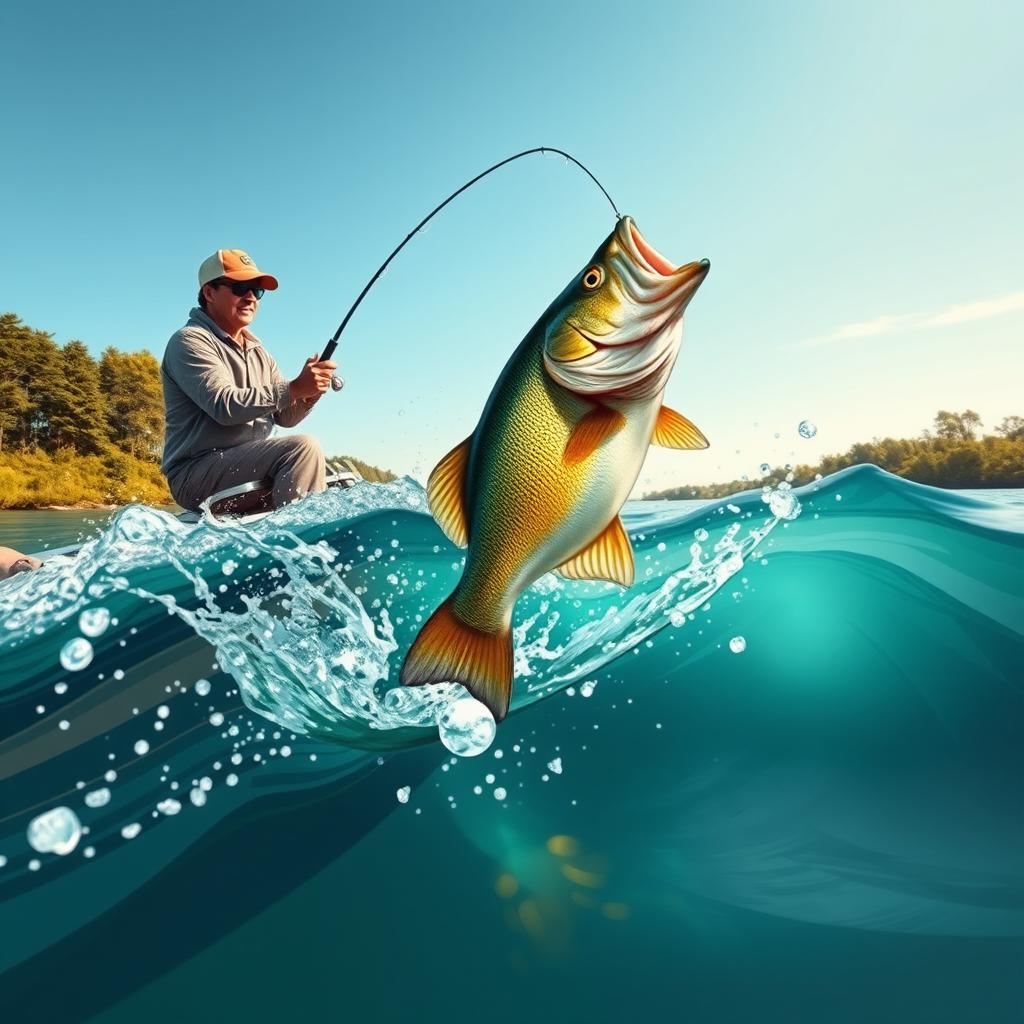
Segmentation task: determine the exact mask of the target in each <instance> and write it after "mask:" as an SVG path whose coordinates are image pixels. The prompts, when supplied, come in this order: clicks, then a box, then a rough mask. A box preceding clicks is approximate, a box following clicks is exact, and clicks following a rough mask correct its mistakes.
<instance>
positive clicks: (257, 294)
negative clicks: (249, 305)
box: [210, 278, 266, 299]
mask: <svg viewBox="0 0 1024 1024" xmlns="http://www.w3.org/2000/svg"><path fill="white" fill-rule="evenodd" d="M210 284H212V285H213V286H214V288H219V287H220V286H221V285H224V286H225V287H226V288H230V289H231V291H232V292H234V293H235V295H237V296H238V297H239V298H240V299H241V298H244V297H245V296H246V295H248V294H249V292H252V297H253V298H254V299H262V298H263V294H264V292H266V288H257V287H256V285H254V284H253V283H252V281H229V280H227V279H226V278H221V279H220V280H219V281H211V282H210Z"/></svg>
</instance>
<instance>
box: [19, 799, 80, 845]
mask: <svg viewBox="0 0 1024 1024" xmlns="http://www.w3.org/2000/svg"><path fill="white" fill-rule="evenodd" d="M27 835H28V845H29V846H31V847H32V849H33V850H35V851H36V852H37V853H56V854H58V855H59V856H61V857H63V856H64V855H65V854H67V853H70V852H71V851H72V850H73V849H74V848H75V847H76V846H77V845H78V840H79V839H80V838H81V836H82V823H81V822H80V821H79V820H78V816H77V815H76V814H75V812H74V811H73V810H71V808H70V807H54V809H53V810H52V811H46V813H45V814H40V815H39V817H38V818H33V819H32V821H31V822H29V826H28V832H27Z"/></svg>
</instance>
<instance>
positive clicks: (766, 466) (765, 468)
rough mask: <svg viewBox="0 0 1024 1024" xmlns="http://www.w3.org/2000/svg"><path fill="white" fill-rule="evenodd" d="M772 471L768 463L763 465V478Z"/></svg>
mask: <svg viewBox="0 0 1024 1024" xmlns="http://www.w3.org/2000/svg"><path fill="white" fill-rule="evenodd" d="M771 471H772V467H771V466H769V465H768V463H767V462H762V463H761V476H767V475H768V474H769V473H770V472H771Z"/></svg>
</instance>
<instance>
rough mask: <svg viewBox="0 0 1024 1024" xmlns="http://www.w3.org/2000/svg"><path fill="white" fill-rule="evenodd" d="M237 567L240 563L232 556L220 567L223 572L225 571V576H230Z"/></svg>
mask: <svg viewBox="0 0 1024 1024" xmlns="http://www.w3.org/2000/svg"><path fill="white" fill-rule="evenodd" d="M237 568H238V563H237V562H236V561H234V560H233V559H231V558H229V559H228V560H227V561H226V562H224V563H223V564H222V565H221V567H220V569H221V572H223V573H224V575H225V576H230V575H231V574H232V573H233V572H234V571H235V570H236V569H237Z"/></svg>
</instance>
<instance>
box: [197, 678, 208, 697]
mask: <svg viewBox="0 0 1024 1024" xmlns="http://www.w3.org/2000/svg"><path fill="white" fill-rule="evenodd" d="M195 690H196V693H197V694H199V696H200V697H205V696H206V695H207V694H208V693H209V692H210V680H209V679H197V680H196V686H195Z"/></svg>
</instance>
